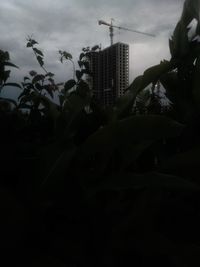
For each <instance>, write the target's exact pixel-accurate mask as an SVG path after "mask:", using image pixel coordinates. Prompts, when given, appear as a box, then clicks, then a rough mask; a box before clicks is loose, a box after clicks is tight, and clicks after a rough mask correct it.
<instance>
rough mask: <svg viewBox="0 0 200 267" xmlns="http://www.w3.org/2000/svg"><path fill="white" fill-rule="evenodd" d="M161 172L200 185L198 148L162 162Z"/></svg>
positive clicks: (199, 155) (199, 151)
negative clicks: (186, 178)
mask: <svg viewBox="0 0 200 267" xmlns="http://www.w3.org/2000/svg"><path fill="white" fill-rule="evenodd" d="M161 171H162V172H166V173H172V174H175V175H179V176H182V177H188V178H189V179H191V180H195V181H196V182H197V183H198V184H200V181H199V175H200V147H199V146H198V147H196V148H193V149H191V150H189V151H187V152H183V153H179V154H176V155H174V156H172V157H171V158H170V159H168V160H167V161H165V162H163V164H162V166H161Z"/></svg>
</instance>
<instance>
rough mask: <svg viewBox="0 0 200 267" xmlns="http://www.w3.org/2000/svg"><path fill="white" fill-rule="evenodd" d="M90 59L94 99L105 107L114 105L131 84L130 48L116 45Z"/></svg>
mask: <svg viewBox="0 0 200 267" xmlns="http://www.w3.org/2000/svg"><path fill="white" fill-rule="evenodd" d="M89 58H90V69H91V72H92V77H91V80H90V85H91V89H92V94H93V97H94V98H95V99H96V100H97V101H98V102H99V103H100V104H101V105H103V106H104V107H106V106H112V105H114V104H115V102H116V100H117V98H119V97H120V96H122V95H123V94H124V92H125V89H126V88H127V87H128V84H129V46H128V45H127V44H124V43H116V44H114V45H111V46H110V47H107V48H105V49H103V50H100V51H98V52H96V51H95V52H91V53H90V56H89Z"/></svg>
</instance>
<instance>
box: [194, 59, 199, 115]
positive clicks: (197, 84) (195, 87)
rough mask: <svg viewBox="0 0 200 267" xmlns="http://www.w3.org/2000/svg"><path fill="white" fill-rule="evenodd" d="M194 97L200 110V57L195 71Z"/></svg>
mask: <svg viewBox="0 0 200 267" xmlns="http://www.w3.org/2000/svg"><path fill="white" fill-rule="evenodd" d="M193 81H194V84H193V91H192V93H193V99H194V103H195V105H196V108H197V110H198V111H199V112H200V57H198V58H197V61H196V64H195V72H194V80H193Z"/></svg>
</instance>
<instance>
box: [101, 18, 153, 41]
mask: <svg viewBox="0 0 200 267" xmlns="http://www.w3.org/2000/svg"><path fill="white" fill-rule="evenodd" d="M98 23H99V25H106V26H109V31H110V42H111V45H113V36H114V28H117V29H119V30H125V31H129V32H135V33H139V34H144V35H148V36H151V37H155V35H154V34H151V33H146V32H141V31H136V30H132V29H129V28H125V27H121V26H116V25H113V19H111V23H107V22H105V21H104V20H99V21H98Z"/></svg>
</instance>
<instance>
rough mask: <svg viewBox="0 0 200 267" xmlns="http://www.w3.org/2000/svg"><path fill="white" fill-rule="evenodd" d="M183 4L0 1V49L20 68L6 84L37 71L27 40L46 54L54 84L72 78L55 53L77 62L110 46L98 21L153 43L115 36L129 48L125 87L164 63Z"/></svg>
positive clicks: (167, 0) (161, 0)
mask: <svg viewBox="0 0 200 267" xmlns="http://www.w3.org/2000/svg"><path fill="white" fill-rule="evenodd" d="M183 3H184V0H98V1H96V0H54V1H53V0H40V1H39V0H1V1H0V36H1V38H0V49H3V50H7V51H9V52H10V56H11V61H12V62H13V63H15V64H17V65H18V66H19V67H20V70H17V71H14V72H13V76H12V77H11V80H12V79H13V80H14V79H18V80H21V79H22V77H23V76H25V75H26V74H27V73H28V72H29V71H30V70H32V69H37V62H36V60H35V58H34V55H33V53H32V51H31V49H27V48H26V38H27V36H28V35H31V36H32V37H33V38H34V39H36V40H37V41H38V42H39V46H38V48H40V49H41V50H42V51H43V52H44V54H45V65H46V68H47V69H48V71H51V72H54V73H55V74H56V77H57V81H58V82H61V81H65V80H67V79H68V78H71V76H72V65H70V63H68V64H66V65H62V64H61V63H60V62H59V56H58V50H66V51H68V52H70V53H71V54H72V55H73V57H74V60H75V61H76V59H77V57H78V55H79V53H80V52H81V49H82V48H83V47H85V46H93V45H96V44H101V45H102V47H103V48H104V47H106V46H108V45H109V44H110V39H109V32H108V31H109V29H108V27H107V26H104V25H101V26H99V25H98V20H99V19H102V20H105V21H107V22H110V19H111V18H114V23H115V24H116V25H119V26H124V27H127V28H130V29H133V30H139V31H143V32H148V33H153V34H155V35H156V37H155V38H152V37H149V36H145V35H139V34H136V33H132V32H128V31H122V30H120V31H119V30H116V31H115V37H114V41H115V42H118V41H120V42H125V43H128V44H129V45H130V59H129V60H130V81H132V80H133V79H134V77H136V76H137V75H139V74H141V73H143V71H144V70H145V68H147V67H149V66H151V65H154V64H157V63H159V62H160V60H162V59H168V58H169V49H168V39H169V38H170V36H171V34H172V32H173V30H174V27H175V25H176V23H177V21H178V20H179V18H180V15H181V12H182V6H183Z"/></svg>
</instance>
